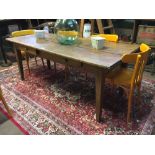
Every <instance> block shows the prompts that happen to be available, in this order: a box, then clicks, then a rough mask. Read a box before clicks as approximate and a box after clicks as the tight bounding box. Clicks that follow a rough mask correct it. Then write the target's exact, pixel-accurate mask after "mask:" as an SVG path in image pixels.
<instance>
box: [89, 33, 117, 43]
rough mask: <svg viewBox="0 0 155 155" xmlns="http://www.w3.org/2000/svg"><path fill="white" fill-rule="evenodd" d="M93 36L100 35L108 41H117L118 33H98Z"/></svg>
mask: <svg viewBox="0 0 155 155" xmlns="http://www.w3.org/2000/svg"><path fill="white" fill-rule="evenodd" d="M92 36H99V37H103V38H105V39H106V40H107V41H112V42H117V41H118V35H117V34H97V35H92Z"/></svg>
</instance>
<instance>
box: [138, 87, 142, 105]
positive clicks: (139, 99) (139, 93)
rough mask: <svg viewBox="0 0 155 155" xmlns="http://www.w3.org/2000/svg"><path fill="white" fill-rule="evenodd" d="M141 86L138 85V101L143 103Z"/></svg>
mask: <svg viewBox="0 0 155 155" xmlns="http://www.w3.org/2000/svg"><path fill="white" fill-rule="evenodd" d="M140 88H141V86H138V103H139V104H140V103H141V92H140Z"/></svg>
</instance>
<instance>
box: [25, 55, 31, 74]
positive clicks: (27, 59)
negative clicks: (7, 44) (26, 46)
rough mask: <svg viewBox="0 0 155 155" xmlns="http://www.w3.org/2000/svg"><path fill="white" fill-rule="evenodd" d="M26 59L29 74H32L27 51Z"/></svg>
mask: <svg viewBox="0 0 155 155" xmlns="http://www.w3.org/2000/svg"><path fill="white" fill-rule="evenodd" d="M25 59H26V64H27V68H28V71H29V74H30V66H29V55H28V53H26V52H25Z"/></svg>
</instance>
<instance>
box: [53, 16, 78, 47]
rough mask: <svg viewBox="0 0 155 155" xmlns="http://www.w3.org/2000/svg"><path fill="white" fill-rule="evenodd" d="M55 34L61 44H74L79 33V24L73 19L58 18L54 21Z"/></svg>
mask: <svg viewBox="0 0 155 155" xmlns="http://www.w3.org/2000/svg"><path fill="white" fill-rule="evenodd" d="M54 29H55V34H56V36H57V40H58V41H59V42H60V43H61V44H65V45H72V44H75V43H76V41H77V39H78V35H79V26H78V23H77V21H76V20H74V19H58V20H57V21H56V23H55V28H54Z"/></svg>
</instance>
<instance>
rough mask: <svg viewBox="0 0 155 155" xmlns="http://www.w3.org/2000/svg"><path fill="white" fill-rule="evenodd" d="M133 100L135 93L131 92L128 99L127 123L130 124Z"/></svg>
mask: <svg viewBox="0 0 155 155" xmlns="http://www.w3.org/2000/svg"><path fill="white" fill-rule="evenodd" d="M132 98H133V92H132V91H131V92H130V93H129V97H128V113H127V123H129V122H130V121H131V107H132Z"/></svg>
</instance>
